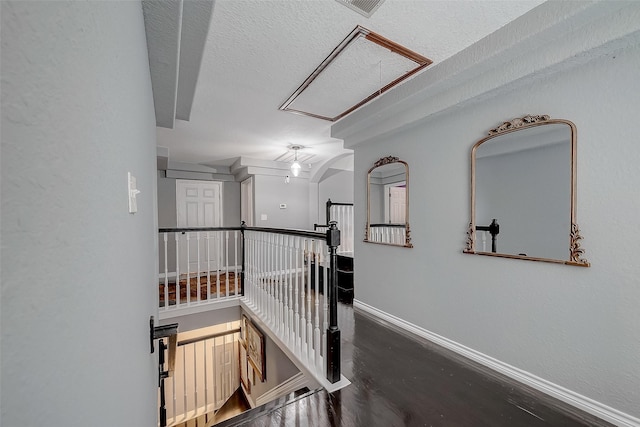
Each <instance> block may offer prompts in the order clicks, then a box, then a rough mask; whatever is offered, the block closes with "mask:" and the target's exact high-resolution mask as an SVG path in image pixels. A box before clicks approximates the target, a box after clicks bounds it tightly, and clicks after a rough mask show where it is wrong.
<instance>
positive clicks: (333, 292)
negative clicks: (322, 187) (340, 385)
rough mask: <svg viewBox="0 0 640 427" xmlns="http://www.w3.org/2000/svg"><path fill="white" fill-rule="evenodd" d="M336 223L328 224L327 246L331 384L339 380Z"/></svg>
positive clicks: (328, 365)
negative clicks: (328, 258) (328, 259)
mask: <svg viewBox="0 0 640 427" xmlns="http://www.w3.org/2000/svg"><path fill="white" fill-rule="evenodd" d="M336 224H337V222H336V221H331V222H330V223H329V230H327V246H328V247H329V257H330V261H329V286H328V287H327V288H328V298H329V329H328V330H327V379H328V380H329V382H331V383H335V382H337V381H339V380H340V329H338V254H337V250H338V246H339V245H340V230H338V227H337V225H336Z"/></svg>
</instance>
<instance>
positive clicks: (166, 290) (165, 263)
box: [162, 233, 169, 310]
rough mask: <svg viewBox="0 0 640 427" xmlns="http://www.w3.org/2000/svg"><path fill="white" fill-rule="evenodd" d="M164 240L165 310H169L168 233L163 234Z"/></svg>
mask: <svg viewBox="0 0 640 427" xmlns="http://www.w3.org/2000/svg"><path fill="white" fill-rule="evenodd" d="M162 237H163V240H164V309H165V310H167V309H168V308H169V264H168V263H167V248H168V240H169V236H168V233H162Z"/></svg>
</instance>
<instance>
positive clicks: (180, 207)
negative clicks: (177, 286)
mask: <svg viewBox="0 0 640 427" xmlns="http://www.w3.org/2000/svg"><path fill="white" fill-rule="evenodd" d="M176 211H177V223H178V228H200V227H221V226H222V182H217V181H191V180H183V179H178V180H176ZM188 235H189V244H188V246H187V242H186V239H181V240H180V247H179V250H180V271H181V272H185V268H186V266H187V265H188V267H189V272H190V273H196V272H198V267H200V271H204V270H203V269H205V268H209V266H210V268H211V271H215V270H218V269H220V265H221V263H220V261H221V260H222V251H221V250H220V248H221V247H222V239H221V236H220V235H219V233H217V232H211V233H209V239H207V238H206V234H205V233H200V245H199V246H200V248H199V249H200V250H199V251H198V240H197V233H195V232H193V233H188ZM187 247H188V251H187ZM207 253H209V257H208V258H209V259H207ZM198 254H200V256H199V257H198ZM187 256H188V258H187ZM198 261H200V263H199V264H198Z"/></svg>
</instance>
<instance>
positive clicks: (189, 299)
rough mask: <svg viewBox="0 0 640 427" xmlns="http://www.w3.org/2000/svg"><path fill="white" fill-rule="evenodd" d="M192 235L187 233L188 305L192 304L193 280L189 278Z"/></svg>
mask: <svg viewBox="0 0 640 427" xmlns="http://www.w3.org/2000/svg"><path fill="white" fill-rule="evenodd" d="M190 246H191V233H187V267H186V269H185V271H186V272H187V283H186V284H185V286H186V288H187V305H189V304H191V279H190V278H189V273H190V272H189V266H190V265H191V259H190V257H189V252H190V250H191V248H190Z"/></svg>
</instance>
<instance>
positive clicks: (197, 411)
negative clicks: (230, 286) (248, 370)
mask: <svg viewBox="0 0 640 427" xmlns="http://www.w3.org/2000/svg"><path fill="white" fill-rule="evenodd" d="M239 339H240V330H239V329H234V330H231V331H225V332H222V333H219V334H214V335H210V336H207V337H201V338H196V339H192V340H185V341H183V342H178V344H177V349H176V357H175V369H174V371H173V372H170V374H169V376H168V377H167V378H165V380H164V381H165V387H164V389H165V393H166V410H167V426H169V427H170V426H173V425H176V424H180V423H184V422H186V421H188V420H191V419H193V418H196V417H199V416H201V415H204V414H209V413H211V412H214V411H216V410H218V409H220V407H222V405H224V403H225V402H226V401H227V399H229V397H231V395H232V394H233V393H234V392H235V391H236V390H237V389H238V387H239V384H240V371H239V366H240V359H239V358H240V352H239V347H238V346H239Z"/></svg>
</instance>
